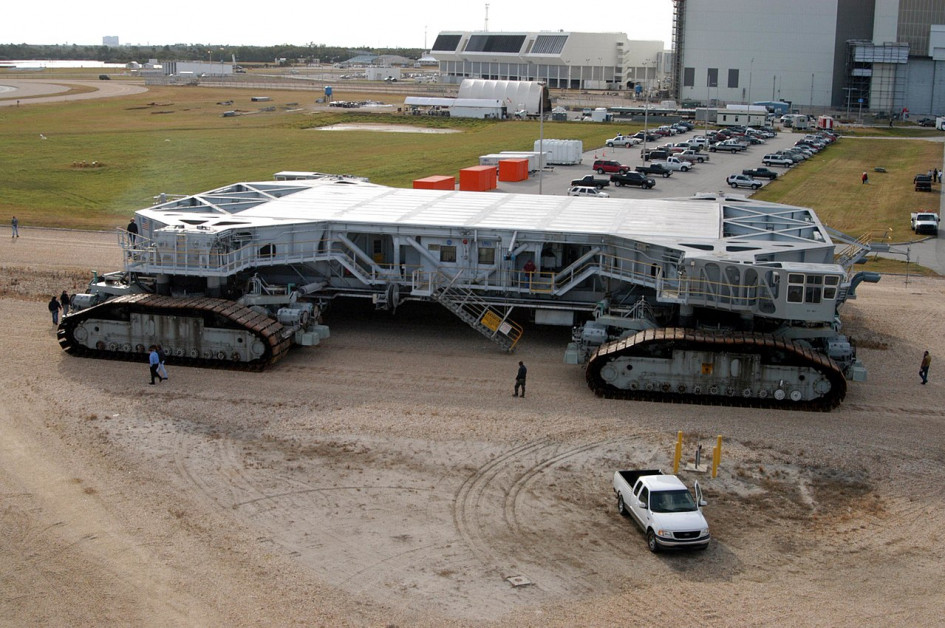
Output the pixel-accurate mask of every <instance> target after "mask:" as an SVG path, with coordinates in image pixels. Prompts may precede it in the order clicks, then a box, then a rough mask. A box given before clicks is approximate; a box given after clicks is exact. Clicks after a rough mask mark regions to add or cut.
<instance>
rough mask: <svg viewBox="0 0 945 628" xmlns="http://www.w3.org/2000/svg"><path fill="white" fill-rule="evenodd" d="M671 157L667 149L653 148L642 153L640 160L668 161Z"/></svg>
mask: <svg viewBox="0 0 945 628" xmlns="http://www.w3.org/2000/svg"><path fill="white" fill-rule="evenodd" d="M667 157H669V151H668V150H666V149H665V148H653V149H649V148H648V149H646V150H641V151H640V158H641V159H642V160H643V161H650V160H653V159H666V158H667Z"/></svg>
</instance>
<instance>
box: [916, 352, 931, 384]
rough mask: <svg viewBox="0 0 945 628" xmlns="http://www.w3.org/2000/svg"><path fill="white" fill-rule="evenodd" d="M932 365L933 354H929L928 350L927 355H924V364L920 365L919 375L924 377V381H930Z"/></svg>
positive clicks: (924, 382)
mask: <svg viewBox="0 0 945 628" xmlns="http://www.w3.org/2000/svg"><path fill="white" fill-rule="evenodd" d="M930 366H932V356H931V355H929V352H928V351H926V352H925V355H923V356H922V365H921V366H920V367H919V377H921V378H922V383H923V384H927V383H929V367H930Z"/></svg>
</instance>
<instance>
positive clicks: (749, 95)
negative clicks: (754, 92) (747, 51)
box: [746, 57, 755, 126]
mask: <svg viewBox="0 0 945 628" xmlns="http://www.w3.org/2000/svg"><path fill="white" fill-rule="evenodd" d="M754 69H755V58H754V57H752V58H751V63H750V64H749V65H748V106H747V107H746V113H747V114H748V115H747V116H746V117H747V119H748V124H747V126H751V73H752V71H753V70H754Z"/></svg>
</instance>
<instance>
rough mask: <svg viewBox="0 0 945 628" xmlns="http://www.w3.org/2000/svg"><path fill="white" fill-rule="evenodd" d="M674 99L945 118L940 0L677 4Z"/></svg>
mask: <svg viewBox="0 0 945 628" xmlns="http://www.w3.org/2000/svg"><path fill="white" fill-rule="evenodd" d="M675 5H676V11H675V24H674V37H673V39H674V47H675V50H676V51H678V54H677V55H676V59H675V66H674V68H673V81H674V86H675V92H676V95H677V97H678V98H679V99H680V100H682V101H696V102H700V103H704V102H706V101H708V103H709V104H710V105H712V104H715V103H717V102H720V103H747V102H755V101H767V100H788V101H791V102H792V103H793V105H794V106H795V107H798V108H801V109H803V108H813V109H815V110H816V109H817V108H820V107H823V108H828V107H829V108H833V109H841V110H842V109H847V110H850V112H851V113H857V112H859V111H863V112H871V113H879V112H882V113H887V114H901V113H903V112H904V111H907V112H911V113H912V114H935V113H941V112H943V111H945V0H794V1H793V2H783V1H781V0H675Z"/></svg>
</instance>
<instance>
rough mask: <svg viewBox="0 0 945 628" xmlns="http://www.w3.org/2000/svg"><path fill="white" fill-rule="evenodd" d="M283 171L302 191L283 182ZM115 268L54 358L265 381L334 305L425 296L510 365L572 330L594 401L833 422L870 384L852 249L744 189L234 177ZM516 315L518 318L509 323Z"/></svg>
mask: <svg viewBox="0 0 945 628" xmlns="http://www.w3.org/2000/svg"><path fill="white" fill-rule="evenodd" d="M294 176H305V175H301V174H299V173H295V175H294ZM136 222H137V224H138V230H139V234H138V235H137V236H136V237H135V238H134V239H132V237H131V234H129V233H127V232H125V231H120V232H119V243H120V245H121V247H122V248H123V249H124V259H125V267H124V270H123V271H119V272H115V273H111V274H108V275H105V276H102V277H96V278H94V279H93V281H92V283H91V284H90V287H89V291H88V293H86V294H81V295H77V296H76V299H75V301H76V303H75V305H76V309H75V311H74V313H72V314H70V315H69V316H67V317H65V318H64V319H63V321H62V324H61V326H60V330H59V339H60V343H61V345H62V346H63V348H65V349H66V350H67V351H70V352H71V353H74V354H76V355H85V356H91V357H108V358H120V359H142V358H143V356H144V355H145V350H146V347H147V346H149V345H151V344H161V345H163V346H164V347H165V350H166V351H168V352H169V354H171V355H174V356H176V357H177V358H179V359H180V361H182V362H186V363H189V364H193V365H197V366H225V367H237V368H252V369H261V368H265V367H266V366H268V365H269V364H272V363H273V362H275V361H277V360H278V359H280V358H281V357H282V356H283V355H284V354H285V353H286V351H287V350H288V348H289V346H291V345H315V344H318V343H319V342H320V341H321V340H323V339H324V338H326V337H327V336H328V329H327V327H325V326H324V325H321V324H320V322H321V314H322V312H323V311H325V310H326V308H327V307H328V306H329V305H330V303H331V302H332V300H334V299H336V298H340V297H360V298H363V299H366V300H370V302H371V303H372V304H373V307H376V308H383V309H391V310H394V309H396V308H397V307H398V305H400V304H401V303H404V302H405V301H411V300H416V301H430V302H436V303H439V304H441V305H443V306H444V307H445V308H446V309H448V310H449V311H451V312H453V313H454V314H455V315H457V316H459V317H460V318H462V319H463V320H464V321H466V322H467V323H468V324H469V325H470V326H471V327H472V328H474V329H476V330H477V331H479V332H480V333H482V334H484V335H485V336H487V337H489V338H490V339H492V340H493V341H494V342H495V343H496V344H497V345H498V346H499V347H501V348H502V349H504V350H512V349H514V347H515V346H516V344H517V343H518V342H519V340H520V338H521V336H522V330H523V328H522V326H521V324H520V323H524V322H526V317H527V320H528V322H534V323H536V324H550V325H565V326H568V327H571V328H572V329H573V332H572V335H573V342H572V343H571V344H570V345H569V346H568V348H567V351H566V357H565V359H566V362H569V363H573V364H581V363H586V364H587V367H586V378H587V382H588V385H589V386H590V388H591V389H592V390H593V391H594V392H595V393H597V394H598V395H601V396H605V397H617V398H646V399H664V400H674V401H696V402H703V403H705V402H708V403H726V404H746V403H747V404H752V405H765V406H775V407H793V408H804V409H829V408H832V407H834V406H836V405H837V404H839V403H840V402H841V401H842V399H843V398H844V395H845V393H846V382H847V380H848V379H853V380H862V379H865V375H866V372H865V369H864V367H863V366H862V365H861V364H860V363H859V362H858V361H857V360H856V352H855V348H854V345H853V343H852V341H850V340H849V339H847V338H846V337H845V336H843V335H841V334H840V318H839V307H840V305H842V304H843V302H844V301H845V300H846V299H849V298H853V297H854V296H855V291H854V290H855V287H856V286H857V284H858V283H860V282H861V281H863V280H867V281H877V280H878V279H879V277H878V276H877V275H875V274H873V273H860V274H858V275H855V276H853V275H851V273H850V269H852V268H853V265H854V264H855V263H856V262H857V261H858V260H860V259H862V258H863V257H864V256H865V255H866V254H867V253H868V252H869V246H868V244H867V243H865V242H863V241H860V240H854V239H852V238H850V237H847V236H845V235H843V234H840V233H837V232H834V231H832V230H830V229H828V228H827V227H825V226H824V225H822V224H821V222H820V220H819V219H818V218H817V216H816V214H815V213H814V212H813V211H812V210H810V209H808V208H804V207H793V206H786V205H779V204H772V203H765V202H760V201H754V200H751V199H746V198H745V197H743V196H737V195H715V194H711V195H700V196H696V197H692V198H682V199H652V200H622V199H586V198H577V197H566V196H536V195H524V194H501V193H481V192H453V191H436V190H411V189H395V188H389V187H384V186H380V185H374V184H371V183H369V182H367V181H366V180H364V179H360V178H356V177H348V176H333V175H316V174H314V173H313V174H312V175H311V178H303V179H296V180H278V181H269V182H254V183H237V184H233V185H229V186H226V187H222V188H219V189H216V190H211V191H209V192H205V193H202V194H196V195H193V196H187V197H182V198H175V199H173V200H169V201H166V202H163V203H160V204H157V205H155V206H153V207H149V208H147V209H142V210H139V211H138V212H137V213H136ZM516 319H518V320H516Z"/></svg>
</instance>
